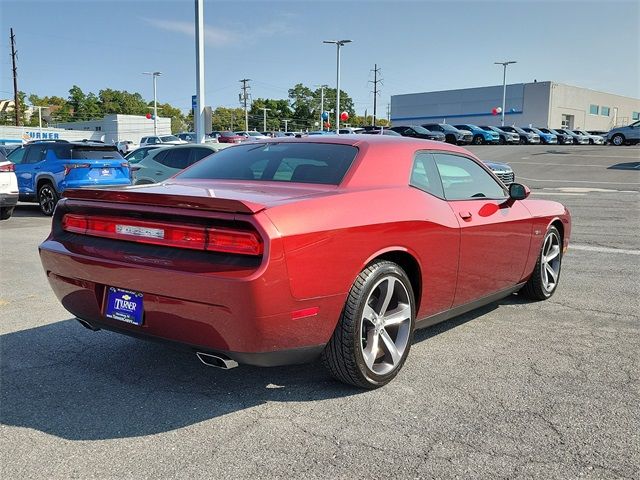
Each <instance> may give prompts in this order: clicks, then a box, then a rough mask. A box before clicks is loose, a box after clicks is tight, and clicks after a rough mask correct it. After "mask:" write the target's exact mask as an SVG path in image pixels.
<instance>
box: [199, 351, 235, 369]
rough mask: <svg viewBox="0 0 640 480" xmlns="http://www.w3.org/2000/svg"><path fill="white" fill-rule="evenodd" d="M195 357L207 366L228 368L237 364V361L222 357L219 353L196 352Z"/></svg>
mask: <svg viewBox="0 0 640 480" xmlns="http://www.w3.org/2000/svg"><path fill="white" fill-rule="evenodd" d="M196 357H198V360H200V361H201V362H202V363H204V364H205V365H206V366H208V367H216V368H222V369H223V370H229V369H230V368H234V367H237V366H238V362H236V361H235V360H231V359H230V358H224V357H221V356H219V355H213V354H211V353H204V352H196Z"/></svg>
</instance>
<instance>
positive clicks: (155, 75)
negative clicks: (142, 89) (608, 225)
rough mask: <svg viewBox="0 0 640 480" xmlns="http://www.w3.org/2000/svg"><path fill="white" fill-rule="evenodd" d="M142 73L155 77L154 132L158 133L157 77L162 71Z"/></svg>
mask: <svg viewBox="0 0 640 480" xmlns="http://www.w3.org/2000/svg"><path fill="white" fill-rule="evenodd" d="M142 74H143V75H151V76H152V77H153V134H154V135H158V93H157V86H156V79H157V78H158V77H159V76H160V75H162V72H142ZM196 116H197V115H196ZM193 120H194V122H195V121H196V119H195V117H194V119H193Z"/></svg>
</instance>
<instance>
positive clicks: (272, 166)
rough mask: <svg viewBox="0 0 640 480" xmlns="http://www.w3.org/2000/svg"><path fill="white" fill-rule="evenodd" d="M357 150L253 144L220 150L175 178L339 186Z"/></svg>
mask: <svg viewBox="0 0 640 480" xmlns="http://www.w3.org/2000/svg"><path fill="white" fill-rule="evenodd" d="M357 153H358V149H357V148H355V147H353V146H351V145H336V144H327V143H267V144H264V143H261V144H258V145H256V144H255V143H253V144H250V145H240V146H237V147H232V148H226V149H224V150H221V151H220V152H218V153H216V154H215V155H213V156H211V157H208V158H205V159H204V160H202V161H200V162H198V163H197V164H195V165H194V166H193V167H191V168H189V169H188V170H185V171H184V172H182V173H180V174H178V175H177V178H184V179H188V178H190V179H221V180H257V181H275V182H299V183H317V184H324V185H338V184H339V183H340V182H341V181H342V178H343V177H344V175H345V173H347V170H348V169H349V167H350V166H351V164H352V163H353V159H354V158H355V156H356V154H357Z"/></svg>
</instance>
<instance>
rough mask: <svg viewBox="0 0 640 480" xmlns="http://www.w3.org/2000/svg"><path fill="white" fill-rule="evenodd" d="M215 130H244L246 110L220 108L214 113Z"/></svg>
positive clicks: (212, 120)
mask: <svg viewBox="0 0 640 480" xmlns="http://www.w3.org/2000/svg"><path fill="white" fill-rule="evenodd" d="M211 124H212V127H213V130H232V131H238V130H244V109H242V108H227V107H218V108H216V109H215V110H214V111H213V115H212V119H211Z"/></svg>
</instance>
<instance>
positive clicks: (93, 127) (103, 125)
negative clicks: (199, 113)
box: [58, 114, 171, 143]
mask: <svg viewBox="0 0 640 480" xmlns="http://www.w3.org/2000/svg"><path fill="white" fill-rule="evenodd" d="M58 126H59V127H61V128H65V129H71V130H84V131H93V132H96V133H97V134H100V135H101V136H102V138H103V141H104V142H105V143H116V142H119V141H121V140H131V141H132V142H134V143H140V139H141V138H142V137H146V136H149V135H153V120H152V119H149V118H146V117H145V116H142V115H117V114H113V115H105V117H104V118H103V119H101V120H91V121H86V122H68V123H60V124H58ZM170 134H171V119H170V118H165V117H158V135H170Z"/></svg>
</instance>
